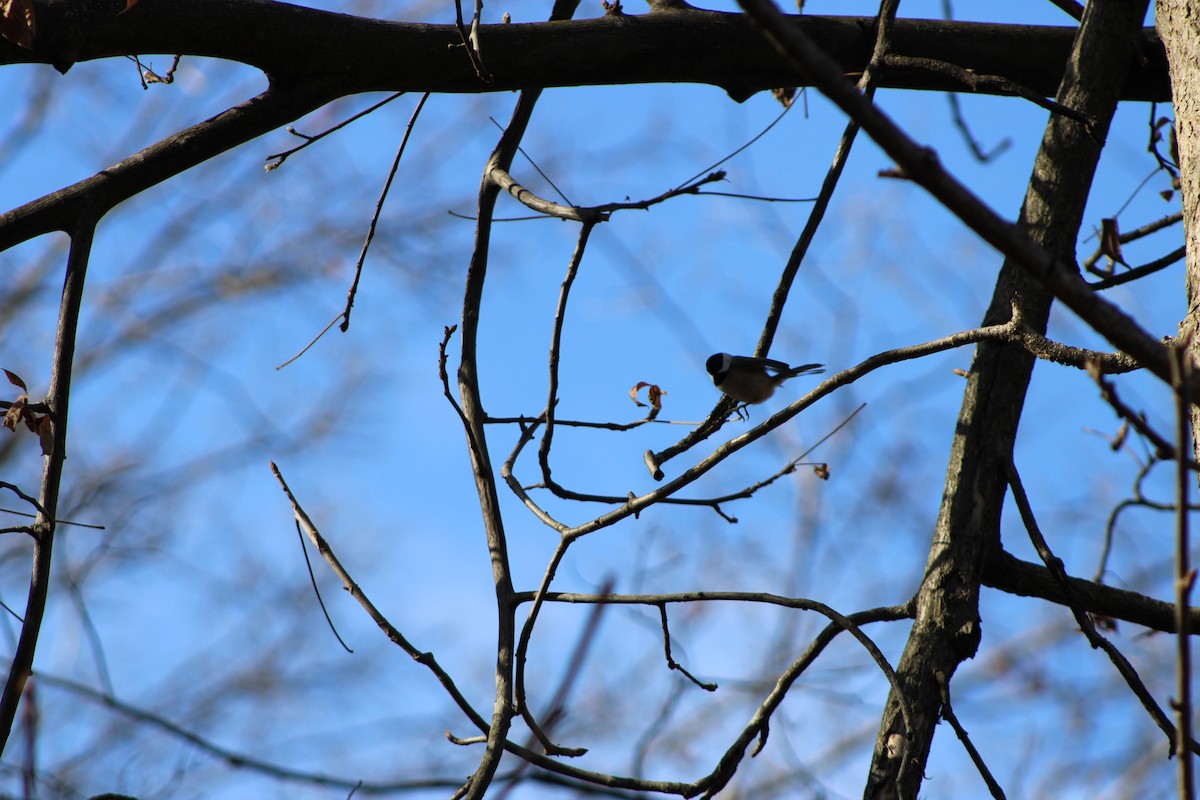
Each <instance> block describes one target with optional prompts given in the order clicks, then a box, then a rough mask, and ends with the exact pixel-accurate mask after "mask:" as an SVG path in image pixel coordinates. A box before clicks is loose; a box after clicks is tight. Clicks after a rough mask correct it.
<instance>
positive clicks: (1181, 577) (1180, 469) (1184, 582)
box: [1171, 342, 1196, 800]
mask: <svg viewBox="0 0 1200 800" xmlns="http://www.w3.org/2000/svg"><path fill="white" fill-rule="evenodd" d="M1172 350H1173V356H1174V358H1173V359H1172V362H1171V363H1172V364H1173V365H1174V367H1175V376H1174V378H1175V380H1174V383H1175V443H1176V444H1175V446H1176V448H1177V449H1178V450H1179V452H1180V453H1182V452H1183V451H1184V449H1185V448H1187V447H1188V446H1189V445H1190V443H1191V441H1192V432H1191V426H1190V425H1189V424H1188V423H1189V419H1190V414H1191V408H1190V406H1191V403H1190V402H1189V398H1188V396H1187V387H1188V385H1189V384H1190V383H1191V381H1190V378H1191V376H1190V375H1188V371H1189V370H1190V368H1191V362H1190V361H1189V360H1188V359H1187V358H1186V357H1185V352H1186V350H1187V344H1186V343H1185V342H1176V343H1175V346H1174V347H1173V348H1172ZM1191 477H1192V476H1191V473H1190V472H1189V470H1188V468H1187V465H1186V464H1184V463H1183V459H1179V460H1178V461H1177V462H1176V464H1175V505H1176V506H1177V508H1178V510H1177V511H1176V514H1175V625H1176V626H1177V627H1178V628H1179V631H1178V633H1177V634H1176V636H1175V672H1176V678H1175V680H1176V683H1175V692H1176V696H1175V698H1174V701H1173V702H1172V704H1171V705H1172V707H1173V708H1174V710H1175V724H1176V729H1177V733H1176V739H1175V745H1174V746H1175V752H1176V753H1177V754H1178V756H1179V767H1178V769H1179V797H1180V800H1194V798H1195V797H1196V778H1195V773H1194V770H1195V762H1194V761H1193V760H1192V752H1191V749H1190V748H1189V747H1188V742H1190V741H1191V740H1192V650H1191V647H1192V643H1191V633H1192V631H1191V625H1190V618H1189V614H1188V612H1189V610H1190V607H1191V594H1192V587H1193V586H1195V584H1196V571H1195V570H1194V569H1192V566H1191V562H1190V560H1189V555H1188V554H1189V551H1190V545H1189V543H1188V538H1189V537H1188V491H1189V487H1190V485H1191Z"/></svg>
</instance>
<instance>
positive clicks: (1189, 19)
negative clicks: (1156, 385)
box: [1155, 0, 1200, 453]
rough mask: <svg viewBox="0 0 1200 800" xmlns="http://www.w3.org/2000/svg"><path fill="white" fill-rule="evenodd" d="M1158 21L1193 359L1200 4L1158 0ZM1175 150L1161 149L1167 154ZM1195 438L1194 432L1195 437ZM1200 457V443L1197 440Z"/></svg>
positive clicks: (1199, 251) (1198, 244) (1198, 295)
mask: <svg viewBox="0 0 1200 800" xmlns="http://www.w3.org/2000/svg"><path fill="white" fill-rule="evenodd" d="M1155 21H1156V23H1157V26H1158V32H1159V36H1161V37H1162V41H1163V44H1164V45H1165V47H1166V52H1167V60H1168V61H1169V62H1170V65H1171V68H1170V69H1171V92H1172V94H1173V96H1174V101H1173V103H1174V110H1175V136H1176V140H1177V142H1178V150H1179V153H1178V158H1179V180H1180V190H1181V191H1182V193H1183V225H1184V236H1185V239H1186V244H1187V300H1188V310H1187V315H1186V316H1185V317H1184V319H1183V321H1182V322H1181V323H1180V326H1179V327H1180V330H1179V332H1180V335H1181V340H1182V341H1184V342H1186V343H1187V346H1188V349H1189V351H1190V352H1191V353H1192V357H1193V359H1195V358H1200V336H1197V334H1198V333H1200V331H1198V330H1197V327H1198V326H1200V172H1197V164H1200V3H1197V2H1196V0H1158V3H1157V6H1156V8H1155ZM1169 149H1170V148H1169V147H1167V146H1164V147H1162V148H1161V150H1162V151H1163V152H1164V153H1166V152H1168V151H1169ZM1198 429H1200V407H1197V406H1192V430H1193V432H1194V431H1196V430H1198ZM1193 437H1194V434H1193ZM1193 448H1194V451H1195V452H1196V453H1200V445H1197V444H1196V442H1195V441H1193Z"/></svg>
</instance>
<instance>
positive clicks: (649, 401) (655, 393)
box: [629, 381, 666, 411]
mask: <svg viewBox="0 0 1200 800" xmlns="http://www.w3.org/2000/svg"><path fill="white" fill-rule="evenodd" d="M646 387H650V388H648V389H646ZM642 389H646V402H645V403H643V402H642V401H641V400H639V399H638V392H640V391H641V390H642ZM664 394H666V392H664V391H663V390H662V387H660V386H658V385H657V384H654V383H650V382H648V381H638V382H637V386H634V387H633V388H632V389H630V390H629V399H630V400H632V401H633V402H635V403H637V405H638V408H645V407H646V406H647V405H649V406H650V407H651V408H653V409H654V410H655V411H661V410H662V398H663V395H664Z"/></svg>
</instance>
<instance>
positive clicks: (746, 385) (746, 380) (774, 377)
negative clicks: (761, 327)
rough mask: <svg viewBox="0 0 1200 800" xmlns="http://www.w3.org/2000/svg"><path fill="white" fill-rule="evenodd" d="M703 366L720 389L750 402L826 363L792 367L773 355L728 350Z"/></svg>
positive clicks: (716, 355) (733, 396)
mask: <svg viewBox="0 0 1200 800" xmlns="http://www.w3.org/2000/svg"><path fill="white" fill-rule="evenodd" d="M704 367H705V369H707V370H708V374H709V375H711V376H712V381H713V384H714V385H715V386H716V387H717V388H718V389H720V390H721V391H722V392H724V393H725V394H727V395H728V396H730V397H732V398H733V399H734V400H737V401H738V402H739V403H745V404H747V405H753V404H754V403H761V402H762V401H764V400H766V399H767V398H768V397H770V396H771V395H773V394H775V390H776V389H777V388H779V385H780V384H781V383H783V382H784V381H786V380H787V379H788V378H794V377H796V376H797V375H815V374H817V373H820V372H824V371H825V365H824V364H802V365H801V366H799V367H791V366H788V365H787V364H785V363H783V362H782V361H776V360H775V359H773V358H754V357H752V356H731V355H729V353H714V354H713V355H711V356H709V358H708V361H707V362H706V363H705V365H704Z"/></svg>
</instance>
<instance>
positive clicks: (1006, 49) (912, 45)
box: [0, 0, 1170, 101]
mask: <svg viewBox="0 0 1200 800" xmlns="http://www.w3.org/2000/svg"><path fill="white" fill-rule="evenodd" d="M33 6H34V11H35V14H36V16H37V20H38V35H37V37H36V38H35V40H34V46H33V49H32V50H24V49H21V48H19V47H17V46H16V45H14V44H11V43H9V42H7V41H3V40H0V65H2V64H10V63H25V62H35V63H39V62H40V63H46V64H53V65H54V66H55V67H56V68H57V69H59V70H62V71H66V70H67V69H69V68H70V67H71V65H72V64H74V63H75V62H77V61H86V60H90V59H96V58H111V57H114V56H125V55H136V54H144V53H164V54H168V55H175V54H183V55H185V56H187V55H195V56H209V57H213V58H221V59H227V60H230V61H238V62H241V63H244V64H250V65H252V66H256V67H259V68H260V69H262V70H263V71H264V72H266V73H267V74H268V75H270V76H271V78H272V79H273V80H274V81H278V82H285V83H286V82H293V81H310V80H317V81H319V82H321V83H324V84H326V85H327V86H337V87H338V91H339V93H340V94H353V93H356V92H367V91H388V92H396V91H416V92H425V91H430V92H492V91H511V90H514V89H524V88H533V87H542V88H546V87H551V86H594V85H620V84H641V83H667V82H670V83H706V84H711V85H714V86H720V87H722V88H723V89H725V90H726V91H727V92H729V94H730V95H731V96H733V97H734V98H735V99H738V100H742V99H745V98H746V97H749V96H750V95H751V94H753V93H754V92H757V91H763V90H769V89H772V88H775V87H779V86H803V85H808V81H807V79H806V78H805V76H804V74H803V73H801V72H800V71H798V70H797V69H796V68H795V67H794V66H793V65H792V64H791V63H790V62H789V61H788V60H787V59H785V58H783V57H781V56H780V55H779V54H778V53H776V52H775V51H774V50H772V49H771V48H767V47H762V43H761V39H760V38H759V34H758V33H757V31H756V30H755V29H754V28H753V27H752V26H751V25H750V24H749V23H748V22H747V21H746V20H745V18H744V17H742V16H741V15H740V14H723V13H716V12H710V11H702V10H699V9H691V8H688V9H675V10H667V11H664V10H658V11H654V12H652V13H650V14H646V15H643V16H626V15H606V16H604V17H601V18H598V19H587V20H579V21H558V22H538V23H528V24H510V25H480V26H479V27H478V39H479V41H480V42H482V43H484V44H485V45H486V50H487V69H488V73H489V78H490V80H489V81H487V82H484V81H483V80H482V79H481V78H480V75H479V73H478V72H477V71H476V68H475V66H473V63H472V61H471V59H470V58H468V57H467V54H466V53H464V52H463V45H462V36H461V33H460V32H459V30H458V28H457V27H456V26H455V25H453V24H446V25H425V24H418V23H404V22H389V21H384V20H374V19H364V18H359V17H353V16H349V15H345V14H333V13H329V12H324V11H317V10H314V9H308V8H302V7H299V6H293V5H288V4H286V3H275V2H266V1H265V0H220V1H218V0H172V2H170V3H161V2H159V3H151V2H145V3H138V4H137V5H135V6H134V7H133V8H131V9H130V10H129V11H128V12H126V13H121V14H118V12H120V11H121V10H122V9H123V8H124V7H125V0H75V1H74V2H54V0H35V2H34V3H33ZM791 22H792V24H794V25H796V26H797V27H798V28H801V29H803V30H804V32H805V33H806V34H807V35H808V36H809V37H811V38H812V39H814V40H816V41H819V42H821V43H822V46H823V47H824V48H825V49H826V51H827V52H829V53H831V54H835V55H836V57H837V59H838V63H839V67H840V69H841V71H842V72H843V73H848V74H857V73H861V72H862V71H863V70H864V69H865V68H866V66H867V63H868V60H869V59H870V56H871V52H872V48H873V45H874V40H875V33H874V27H875V22H874V19H873V18H870V17H812V16H805V17H802V18H801V17H793V18H791ZM1074 32H1075V29H1074V28H1071V27H1046V26H1032V25H994V24H984V23H970V22H952V21H939V20H897V21H896V27H895V30H894V32H893V35H892V52H895V53H898V54H901V55H905V56H911V57H916V58H926V59H933V60H937V61H942V62H947V63H951V64H955V65H957V66H959V67H961V68H963V69H968V70H973V71H974V72H977V73H979V74H987V75H998V76H1002V77H1004V78H1006V79H1007V80H1010V81H1012V82H1013V83H1015V84H1019V85H1021V86H1023V87H1025V88H1026V89H1029V90H1031V91H1033V92H1036V93H1038V94H1040V95H1042V96H1044V97H1045V96H1051V95H1053V94H1054V91H1055V89H1056V87H1057V86H1058V83H1059V81H1060V80H1061V78H1062V73H1063V67H1064V65H1065V64H1066V62H1067V56H1068V54H1069V53H1070V49H1071V40H1072V39H1073V37H1074ZM1141 49H1142V56H1143V57H1142V58H1138V59H1133V65H1132V66H1131V67H1130V69H1129V74H1128V78H1127V80H1126V81H1125V90H1124V94H1123V97H1124V98H1126V99H1138V100H1159V101H1165V100H1167V99H1169V97H1170V94H1169V91H1168V80H1167V68H1166V60H1165V57H1164V55H1163V51H1162V46H1161V45H1160V44H1159V42H1158V41H1157V39H1156V38H1155V36H1154V33H1153V31H1152V30H1151V29H1147V30H1146V31H1144V32H1143V36H1142V41H1141ZM548 65H553V69H548V68H547V66H548ZM878 85H879V86H880V87H881V88H905V89H933V90H938V91H947V90H948V91H955V90H959V89H961V88H962V87H961V84H960V83H959V82H958V81H956V80H954V79H953V78H950V77H948V76H945V75H939V74H936V73H931V72H929V71H927V70H919V69H907V70H905V69H897V70H887V72H886V73H885V74H884V75H883V76H881V78H880V80H879V82H878ZM988 91H991V89H990V88H989V90H988ZM1001 93H1005V92H1001Z"/></svg>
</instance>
